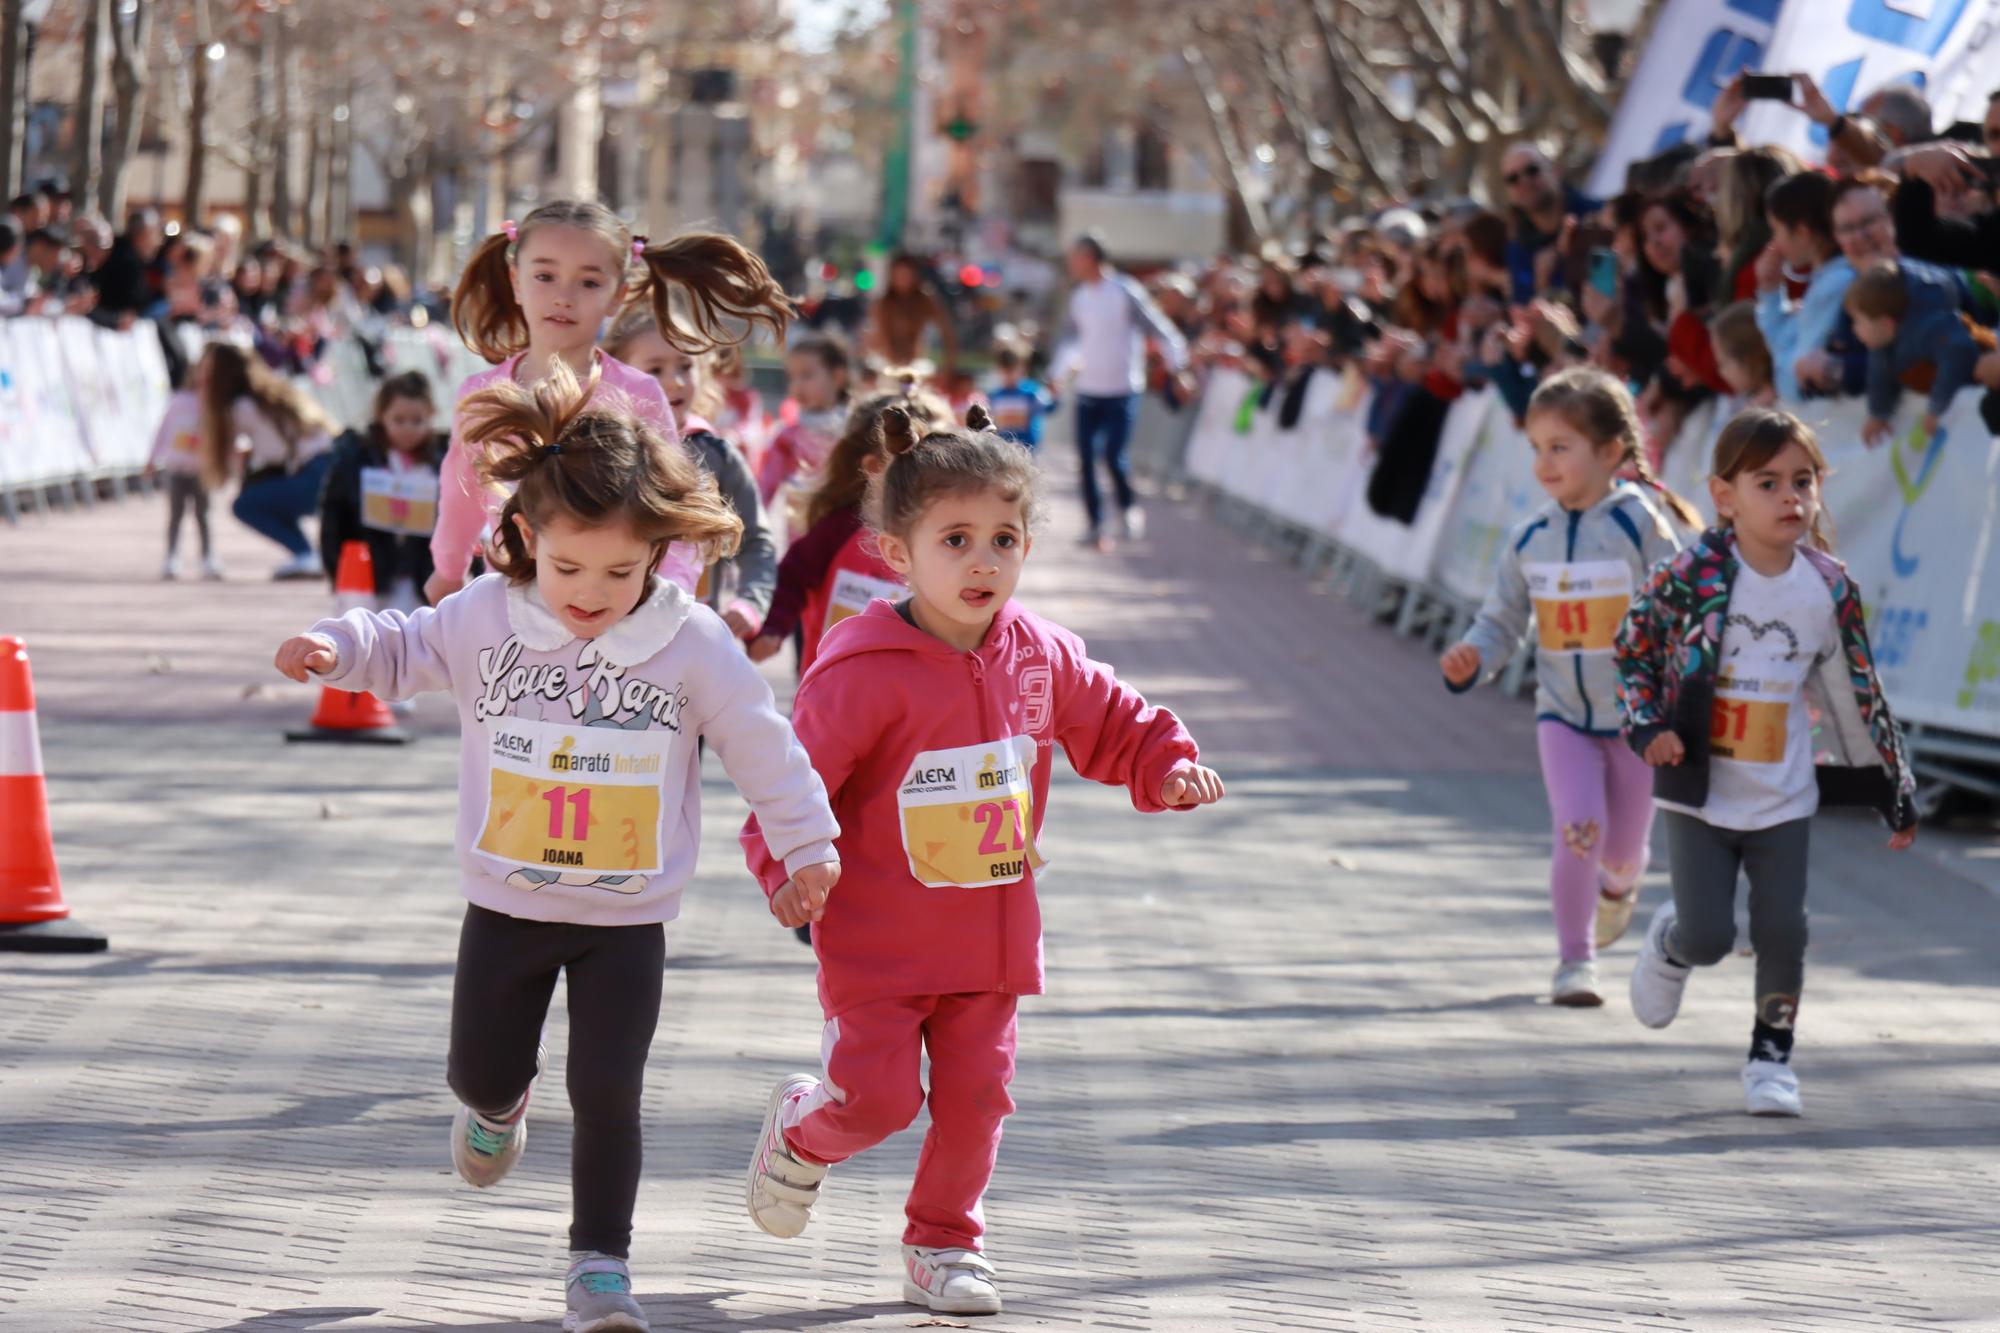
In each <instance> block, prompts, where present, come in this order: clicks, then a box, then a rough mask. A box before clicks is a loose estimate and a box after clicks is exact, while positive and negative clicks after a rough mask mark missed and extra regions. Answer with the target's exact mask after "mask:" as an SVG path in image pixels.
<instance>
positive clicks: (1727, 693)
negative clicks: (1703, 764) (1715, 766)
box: [1708, 675, 1792, 764]
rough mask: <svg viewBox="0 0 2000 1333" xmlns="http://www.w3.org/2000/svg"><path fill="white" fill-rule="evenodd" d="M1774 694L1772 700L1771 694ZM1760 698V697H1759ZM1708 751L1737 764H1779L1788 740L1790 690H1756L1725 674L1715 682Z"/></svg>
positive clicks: (1780, 687) (1775, 685)
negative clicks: (1774, 696)
mask: <svg viewBox="0 0 2000 1333" xmlns="http://www.w3.org/2000/svg"><path fill="white" fill-rule="evenodd" d="M1773 694H1775V695H1777V696H1778V697H1776V698H1771V697H1770V696H1771V695H1773ZM1760 696H1762V697H1760ZM1709 718H1710V720H1709V727H1708V749H1709V753H1710V754H1712V755H1714V756H1715V757H1716V758H1717V759H1734V760H1735V761H1736V762H1737V763H1739V764H1782V763H1784V762H1785V745H1786V743H1787V742H1788V741H1789V740H1790V739H1791V730H1792V705H1791V691H1790V690H1789V689H1787V688H1785V687H1784V686H1783V685H1782V684H1779V683H1773V685H1772V686H1770V687H1768V688H1764V689H1759V688H1758V686H1757V684H1756V682H1749V683H1747V684H1745V683H1739V682H1737V681H1735V680H1733V679H1731V678H1730V677H1729V676H1728V675H1724V676H1723V677H1722V678H1721V679H1720V680H1718V681H1717V682H1716V687H1715V707H1714V709H1713V711H1712V712H1711V713H1710V715H1709Z"/></svg>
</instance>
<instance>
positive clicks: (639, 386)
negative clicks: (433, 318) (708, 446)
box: [431, 351, 701, 592]
mask: <svg viewBox="0 0 2000 1333" xmlns="http://www.w3.org/2000/svg"><path fill="white" fill-rule="evenodd" d="M523 355H525V353H520V352H517V353H515V354H514V355H513V356H510V357H508V358H507V359H506V360H505V361H502V362H501V363H500V364H499V365H497V366H493V367H491V368H490V369H487V370H482V371H480V372H479V373H478V374H476V375H468V376H466V379H465V382H464V383H463V384H461V385H459V386H458V398H457V399H456V400H455V401H456V402H459V403H462V402H464V401H465V400H466V399H467V398H469V397H471V396H472V395H473V394H475V393H477V392H479V391H480V390H481V389H490V388H492V387H493V386H494V385H496V384H505V383H507V382H508V381H509V380H511V379H513V378H514V367H516V366H518V365H519V364H520V363H521V357H522V356H523ZM597 365H598V376H597V388H596V389H595V390H594V391H593V392H592V394H591V401H593V402H603V403H604V404H606V405H607V406H611V407H615V408H617V409H618V410H620V411H626V412H630V413H631V414H632V415H633V416H635V417H637V418H639V419H640V420H641V421H644V422H645V423H646V424H648V425H650V426H652V427H653V428H654V429H655V430H657V431H659V432H660V433H661V434H663V435H664V436H666V438H667V439H669V440H679V439H680V437H681V433H680V429H679V428H678V427H677V426H675V424H674V409H673V408H672V407H671V406H669V405H668V403H667V394H666V391H665V390H664V389H662V388H661V387H660V382H659V381H658V380H656V379H654V378H653V377H652V376H651V375H648V374H646V373H644V372H643V371H639V370H635V369H633V368H632V367H631V366H628V365H626V364H625V363H624V362H623V361H620V360H618V359H617V358H616V357H612V356H607V355H605V354H604V353H603V352H601V351H600V352H599V353H597ZM473 463H474V459H473V451H472V450H470V449H468V448H467V447H466V446H465V443H464V441H463V440H461V439H460V438H459V433H458V412H457V409H456V408H455V407H454V409H453V411H452V422H451V447H450V449H449V450H448V451H447V452H446V453H445V456H444V467H443V469H442V472H441V475H440V477H439V479H438V516H437V527H436V528H435V529H434V530H433V531H432V532H431V563H432V564H434V565H435V566H436V567H437V568H438V570H439V571H440V572H442V573H446V574H450V575H451V576H452V577H454V578H461V579H462V578H464V577H465V574H466V570H467V569H468V568H469V567H470V566H471V564H472V557H473V555H474V554H476V553H477V552H478V550H479V534H480V532H481V530H482V529H484V528H485V527H486V525H487V524H488V523H491V522H492V521H493V520H494V519H495V518H496V517H498V515H499V513H500V505H501V503H502V500H501V497H500V496H498V495H495V494H494V493H493V492H492V491H489V490H487V489H486V488H485V487H483V486H481V485H480V484H479V475H478V473H477V472H476V471H475V470H474V467H473ZM660 573H661V574H662V575H664V576H665V577H666V578H668V579H671V580H672V581H673V582H675V583H678V584H680V585H681V586H682V587H684V588H686V589H687V590H688V591H689V592H693V591H694V587H695V583H696V581H697V580H699V579H700V577H701V555H700V552H699V551H698V550H697V549H696V548H695V547H693V546H691V545H689V544H687V543H686V542H675V543H674V544H673V546H671V547H670V548H668V550H667V554H666V558H665V559H663V560H661V561H660Z"/></svg>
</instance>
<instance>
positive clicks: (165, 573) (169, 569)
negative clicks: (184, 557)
mask: <svg viewBox="0 0 2000 1333" xmlns="http://www.w3.org/2000/svg"><path fill="white" fill-rule="evenodd" d="M180 576H181V558H180V557H179V556H177V555H170V556H168V557H167V558H166V561H165V563H163V564H162V565H161V566H160V577H161V578H163V579H165V580H166V581H167V582H169V583H172V582H173V581H174V580H175V579H177V578H179V577H180Z"/></svg>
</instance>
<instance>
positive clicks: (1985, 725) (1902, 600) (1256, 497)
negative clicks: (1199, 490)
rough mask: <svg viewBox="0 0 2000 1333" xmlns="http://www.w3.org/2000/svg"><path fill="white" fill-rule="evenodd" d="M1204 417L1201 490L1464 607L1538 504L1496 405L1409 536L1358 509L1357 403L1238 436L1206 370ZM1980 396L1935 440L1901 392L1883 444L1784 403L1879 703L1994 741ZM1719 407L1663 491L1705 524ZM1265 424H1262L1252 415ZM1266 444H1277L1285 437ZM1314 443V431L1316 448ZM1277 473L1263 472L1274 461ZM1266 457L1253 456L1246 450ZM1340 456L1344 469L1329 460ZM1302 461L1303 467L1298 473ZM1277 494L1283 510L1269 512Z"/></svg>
mask: <svg viewBox="0 0 2000 1333" xmlns="http://www.w3.org/2000/svg"><path fill="white" fill-rule="evenodd" d="M1210 388H1211V392H1210V393H1209V394H1208V395H1207V396H1206V397H1205V398H1204V401H1203V403H1202V405H1201V416H1200V418H1199V422H1200V425H1199V427H1198V432H1197V434H1196V436H1195V438H1194V439H1193V440H1192V441H1191V443H1190V449H1189V457H1190V460H1193V459H1195V458H1200V459H1201V460H1202V461H1203V471H1201V472H1191V473H1190V475H1192V476H1195V477H1196V479H1198V480H1202V481H1205V482H1207V483H1208V484H1209V485H1211V486H1214V487H1216V488H1217V489H1219V490H1222V491H1224V492H1227V493H1229V494H1231V495H1234V496H1236V497H1237V498H1239V499H1242V500H1245V501H1248V502H1249V503H1252V504H1257V505H1260V506H1262V507H1264V508H1266V509H1268V510H1270V511H1271V512H1273V513H1276V514H1278V515H1280V516H1281V517H1291V519H1292V521H1293V522H1299V521H1301V520H1300V519H1299V518H1297V517H1293V516H1294V515H1303V514H1311V513H1317V514H1319V515H1320V516H1321V518H1320V520H1319V521H1315V522H1312V523H1310V524H1308V525H1307V526H1309V527H1310V528H1311V529H1312V530H1313V531H1315V532H1317V533H1319V534H1320V535H1322V536H1325V537H1328V538H1331V539H1332V540H1334V541H1336V542H1338V543H1340V544H1341V545H1343V546H1346V547H1348V548H1349V549H1350V550H1354V551H1355V552H1357V553H1358V554H1360V555H1363V556H1365V557H1366V558H1368V559H1369V560H1371V561H1372V562H1374V563H1375V564H1376V565H1377V566H1379V567H1380V568H1381V569H1382V570H1383V571H1384V572H1385V573H1387V574H1389V575H1391V576H1392V577H1395V578H1400V579H1403V580H1405V581H1408V582H1411V583H1428V584H1430V585H1432V586H1434V587H1437V588H1441V589H1443V590H1444V591H1445V592H1447V593H1449V594H1450V595H1452V596H1454V597H1456V598H1458V599H1459V600H1461V601H1466V602H1478V601H1481V600H1483V599H1484V598H1485V596H1486V594H1487V592H1488V591H1489V590H1490V589H1491V587H1492V583H1493V575H1494V570H1495V567H1496V565H1497V563H1498V560H1499V556H1500V551H1501V547H1502V544H1503V543H1504V541H1505V539H1506V536H1507V533H1508V532H1509V531H1511V530H1512V529H1513V528H1515V527H1516V526H1517V525H1519V524H1520V523H1521V522H1522V521H1524V520H1525V519H1526V518H1528V516H1529V515H1531V514H1533V513H1534V512H1535V511H1536V510H1537V509H1539V508H1540V507H1541V506H1542V505H1544V504H1546V503H1547V497H1546V496H1545V495H1544V494H1543V493H1542V490H1541V488H1540V487H1539V486H1537V485H1536V484H1535V480H1534V474H1533V464H1532V455H1531V453H1530V450H1529V447H1528V442H1527V439H1526V438H1525V436H1524V435H1523V434H1522V433H1521V431H1520V430H1519V428H1518V427H1516V426H1515V424H1514V421H1513V418H1512V416H1511V415H1510V414H1509V413H1508V411H1507V409H1506V407H1505V405H1504V404H1503V403H1501V402H1500V401H1499V398H1498V396H1497V394H1493V393H1491V392H1486V393H1479V394H1469V395H1467V396H1466V397H1464V398H1462V399H1460V400H1459V401H1458V402H1457V403H1455V404H1453V406H1452V410H1451V413H1450V414H1449V415H1448V416H1447V417H1446V419H1445V425H1444V430H1443V433H1442V435H1441V436H1440V437H1439V442H1438V463H1437V466H1436V468H1434V470H1433V474H1432V478H1431V484H1430V487H1429V489H1428V490H1427V492H1426V494H1425V496H1424V500H1423V503H1422V505H1421V506H1420V507H1419V509H1418V512H1417V517H1416V521H1415V523H1414V524H1412V525H1409V526H1405V525H1403V524H1400V523H1395V522H1392V521H1390V520H1386V519H1383V518H1381V517H1380V516H1378V515H1376V514H1374V513H1372V512H1370V511H1369V510H1368V508H1367V505H1366V502H1365V500H1364V499H1362V498H1361V492H1362V491H1363V489H1364V488H1365V487H1366V484H1367V479H1368V475H1369V472H1370V471H1371V467H1372V464H1371V463H1370V461H1369V460H1368V459H1366V458H1364V457H1363V456H1362V450H1361V440H1362V432H1363V429H1364V424H1365V421H1366V413H1367V407H1368V404H1367V402H1366V400H1363V401H1362V402H1360V403H1357V404H1355V405H1353V406H1352V407H1351V408H1349V409H1348V410H1332V411H1326V412H1323V413H1320V414H1317V415H1311V416H1310V417H1309V418H1308V420H1302V421H1301V423H1300V424H1301V427H1305V426H1306V425H1307V424H1308V421H1309V422H1310V425H1311V429H1310V431H1307V430H1303V429H1302V430H1301V431H1300V432H1299V434H1300V435H1301V437H1302V438H1301V439H1299V440H1297V441H1294V442H1289V443H1288V442H1283V441H1280V440H1279V439H1278V438H1277V436H1275V435H1272V436H1265V437H1263V438H1260V431H1261V429H1262V428H1261V427H1260V428H1259V429H1257V430H1253V432H1252V433H1251V434H1250V435H1248V436H1246V435H1242V434H1239V433H1237V432H1236V430H1235V425H1236V415H1237V411H1238V408H1239V407H1240V406H1241V403H1242V398H1243V395H1244V393H1245V392H1246V391H1247V381H1245V380H1244V379H1243V377H1242V376H1240V375H1233V374H1232V375H1230V376H1229V377H1228V378H1225V377H1224V374H1223V373H1221V372H1218V373H1217V374H1216V376H1214V377H1213V380H1212V381H1211V385H1210ZM1980 392H1981V391H1979V390H1977V389H1968V390H1966V391H1965V392H1964V393H1961V394H1960V395H1959V396H1958V399H1957V401H1955V402H1954V403H1953V404H1952V407H1951V410H1950V411H1949V412H1947V413H1946V414H1945V416H1944V419H1943V421H1942V423H1941V424H1940V426H1939V428H1938V431H1937V433H1936V434H1935V435H1934V436H1931V437H1928V438H1926V437H1925V436H1924V435H1923V434H1922V431H1921V429H1920V427H1919V424H1918V421H1919V418H1920V416H1921V415H1922V412H1923V409H1924V402H1923V400H1922V399H1921V397H1920V396H1918V395H1915V394H1911V395H1906V396H1905V400H1904V402H1903V404H1902V407H1901V411H1900V413H1899V415H1898V418H1897V431H1896V435H1895V437H1894V440H1893V442H1892V443H1890V444H1888V445H1885V446H1884V447H1882V448H1879V449H1870V448H1867V447H1866V446H1864V445H1863V444H1862V443H1861V425H1862V422H1863V419H1864V418H1865V417H1866V415H1867V412H1866V407H1865V405H1864V404H1863V403H1861V402H1860V401H1859V400H1858V399H1844V400H1836V399H1821V400H1814V401H1812V402H1808V403H1803V404H1798V405H1796V410H1797V411H1798V412H1799V414H1800V415H1801V416H1802V417H1804V418H1805V420H1806V421H1807V422H1808V424H1810V425H1811V426H1812V427H1813V429H1814V430H1815V431H1816V432H1817V433H1818V435H1819V437H1820V442H1821V445H1822V447H1823V448H1824V449H1825V450H1826V454H1827V459H1828V462H1829V463H1830V464H1831V467H1832V471H1831V473H1830V475H1829V476H1828V479H1827V483H1826V504H1827V510H1828V512H1829V513H1830V514H1831V515H1832V517H1833V520H1834V525H1835V529H1836V536H1837V542H1836V546H1837V549H1838V553H1839V555H1840V557H1841V559H1842V560H1844V561H1846V562H1847V565H1848V568H1849V570H1850V571H1851V572H1852V574H1853V577H1854V579H1855V581H1856V583H1857V585H1858V586H1859V587H1860V589H1861V593H1862V599H1863V601H1864V602H1865V603H1866V604H1867V607H1868V614H1869V624H1870V633H1871V637H1872V639H1873V643H1874V647H1875V653H1876V657H1877V660H1878V662H1879V665H1880V669H1881V672H1882V679H1883V683H1884V685H1885V686H1886V687H1887V689H1888V691H1889V697H1890V700H1891V702H1892V703H1893V704H1894V705H1895V707H1896V710H1897V713H1898V715H1899V716H1900V717H1902V718H1903V719H1904V720H1905V721H1908V722H1918V723H1925V724H1929V725H1932V726H1940V727H1947V728H1950V729H1953V730H1957V731H1964V732H1970V733H1973V734H1976V735H1984V736H2000V441H1996V440H1995V439H1994V437H1993V435H1992V434H1991V432H1989V431H1988V430H1987V429H1986V426H1985V423H1984V421H1983V420H1982V419H1981V417H1980V414H1979V402H1980ZM1734 410H1735V405H1734V404H1733V403H1731V402H1727V401H1724V402H1721V403H1718V404H1715V405H1713V406H1709V407H1704V408H1702V409H1701V410H1699V411H1697V412H1696V413H1694V414H1693V415H1692V416H1691V417H1690V418H1689V419H1688V422H1687V424H1686V426H1685V428H1684V429H1683V430H1682V432H1681V434H1680V436H1679V437H1678V438H1677V439H1676V440H1675V441H1674V442H1673V443H1672V444H1671V445H1669V446H1668V448H1667V450H1666V456H1665V459H1664V460H1663V469H1662V475H1663V476H1664V478H1665V479H1666V481H1667V484H1668V485H1669V486H1671V487H1673V489H1675V490H1676V491H1678V492H1679V493H1680V494H1681V495H1682V496H1684V497H1685V498H1687V499H1688V500H1690V501H1692V502H1693V503H1694V505H1695V507H1696V508H1697V509H1700V510H1701V511H1702V512H1703V513H1704V514H1705V515H1709V516H1711V517H1712V512H1713V511H1712V505H1711V503H1710V499H1709V494H1708V484H1707V477H1708V471H1709V465H1710V461H1711V458H1712V456H1713V453H1714V446H1715V439H1716V436H1717V434H1718V433H1719V432H1720V431H1721V428H1722V426H1723V424H1724V423H1726V422H1727V421H1728V420H1729V418H1730V417H1731V416H1732V415H1733V414H1734ZM1260 415H1261V414H1260ZM1278 434H1280V435H1282V434H1286V433H1285V432H1279V433H1278ZM1312 436H1317V437H1318V438H1317V441H1315V440H1313V439H1312V438H1310V437H1312ZM1285 448H1292V449H1295V450H1297V452H1296V453H1295V454H1293V455H1290V456H1289V457H1291V458H1292V459H1293V460H1294V461H1293V462H1292V463H1291V464H1290V470H1289V472H1287V473H1285V474H1283V475H1279V474H1275V473H1274V472H1273V467H1274V463H1273V459H1274V458H1275V459H1277V460H1279V462H1278V463H1277V466H1284V463H1283V460H1284V459H1285V458H1286V457H1287V455H1285V454H1283V453H1281V452H1277V453H1274V451H1278V450H1283V449H1285ZM1260 450H1261V452H1262V453H1263V455H1264V457H1263V458H1262V459H1261V460H1260V459H1259V457H1258V452H1259V451H1260ZM1343 458H1345V459H1351V460H1352V462H1351V463H1350V464H1349V465H1347V466H1341V465H1340V463H1339V460H1341V459H1343ZM1299 460H1305V461H1299ZM1280 491H1283V492H1284V494H1283V502H1282V504H1274V501H1276V500H1277V499H1278V497H1279V492H1280Z"/></svg>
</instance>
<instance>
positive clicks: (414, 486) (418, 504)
mask: <svg viewBox="0 0 2000 1333" xmlns="http://www.w3.org/2000/svg"><path fill="white" fill-rule="evenodd" d="M437 513H438V479H437V474H436V473H434V472H429V471H424V470H418V471H414V472H396V471H392V470H391V469H389V468H386V467H365V468H362V469H361V523H362V526H363V527H369V528H373V529H375V531H377V532H393V533H395V534H396V535H397V536H399V537H428V536H430V535H431V529H433V528H435V527H436V526H437Z"/></svg>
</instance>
